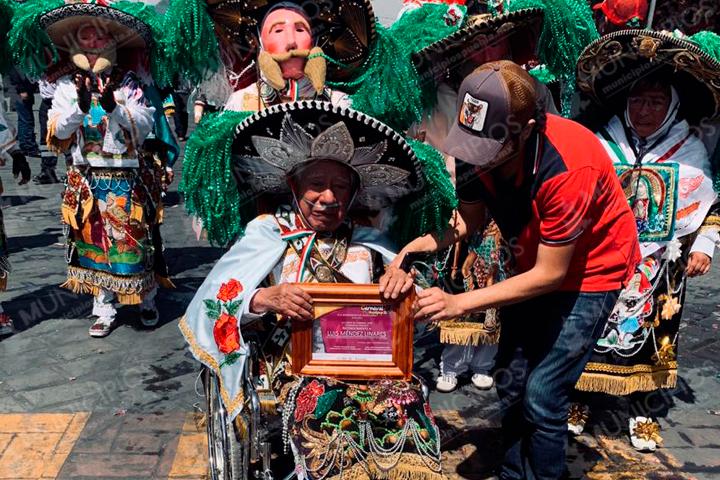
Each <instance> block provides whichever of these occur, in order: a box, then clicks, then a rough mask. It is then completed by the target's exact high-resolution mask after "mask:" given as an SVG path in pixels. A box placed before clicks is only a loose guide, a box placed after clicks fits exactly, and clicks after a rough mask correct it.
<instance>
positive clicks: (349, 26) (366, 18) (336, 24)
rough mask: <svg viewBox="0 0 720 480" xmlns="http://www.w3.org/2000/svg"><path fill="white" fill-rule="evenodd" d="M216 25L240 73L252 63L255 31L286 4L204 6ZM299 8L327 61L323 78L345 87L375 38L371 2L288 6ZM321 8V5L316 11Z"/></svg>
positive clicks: (211, 1)
mask: <svg viewBox="0 0 720 480" xmlns="http://www.w3.org/2000/svg"><path fill="white" fill-rule="evenodd" d="M206 1H207V3H208V13H209V14H210V16H211V17H212V19H213V21H214V22H215V25H216V28H215V32H216V34H217V36H218V39H219V41H220V44H221V45H222V47H223V50H224V51H225V53H226V57H228V59H229V60H228V61H231V62H232V63H233V65H230V66H231V67H232V68H233V70H234V71H238V72H239V71H242V70H244V68H245V67H247V66H248V65H250V64H251V63H252V62H253V61H255V59H256V58H257V55H258V51H259V48H260V41H259V38H258V30H259V28H260V24H261V23H262V20H263V19H264V18H265V15H266V14H267V12H268V11H269V10H271V9H272V8H273V7H275V6H276V5H277V4H279V3H281V2H282V1H287V0H270V1H267V0H262V1H259V0H251V1H247V2H245V3H244V4H241V3H240V2H222V1H218V0H206ZM291 2H292V3H295V4H298V5H299V6H300V7H302V8H303V10H304V11H305V13H306V14H307V17H308V18H309V19H310V22H311V27H312V30H313V37H314V39H315V43H316V45H318V46H319V47H321V48H322V49H323V53H325V54H326V55H327V56H328V57H330V58H332V59H333V60H335V61H336V62H337V64H336V63H333V62H328V66H327V78H328V80H331V81H347V80H350V79H352V78H354V77H355V76H356V75H357V74H358V73H359V71H360V69H361V67H362V66H363V65H364V63H365V60H367V58H368V57H369V55H370V50H371V48H372V44H373V43H374V41H375V37H376V35H377V32H376V29H375V13H374V11H373V7H372V3H371V2H370V0H326V1H323V2H314V1H306V0H305V1H302V0H291ZM319 3H322V5H319Z"/></svg>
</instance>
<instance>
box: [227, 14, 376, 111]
mask: <svg viewBox="0 0 720 480" xmlns="http://www.w3.org/2000/svg"><path fill="white" fill-rule="evenodd" d="M313 7H314V2H292V1H274V2H270V4H269V5H267V6H266V7H264V8H256V9H253V10H251V11H249V12H245V15H248V16H250V17H251V18H253V19H254V21H255V25H256V26H255V28H256V29H257V37H256V38H255V39H254V42H255V48H257V60H256V64H255V68H256V70H257V80H256V81H255V82H254V83H252V84H250V85H249V86H247V87H246V88H244V89H241V90H239V91H237V92H235V93H233V94H232V95H231V97H230V99H229V100H228V102H227V104H226V105H225V108H226V109H227V110H235V111H252V112H255V111H258V110H262V109H263V108H267V107H269V106H271V105H275V104H278V103H285V102H293V101H297V100H329V101H332V102H333V103H336V104H337V103H339V102H341V101H343V99H344V98H346V96H345V95H344V94H343V93H341V92H337V91H335V92H333V91H331V90H330V89H329V88H328V87H327V85H326V76H327V73H328V61H327V58H330V59H331V60H333V62H337V64H343V65H345V64H346V62H347V63H349V64H350V65H349V66H347V67H346V69H347V70H346V71H344V72H343V75H344V76H348V75H349V74H350V70H352V69H353V68H357V63H358V62H361V61H362V60H364V59H365V58H367V55H368V51H369V46H370V45H369V42H370V41H371V40H372V38H373V36H374V24H373V14H372V7H371V6H370V5H369V4H368V2H364V1H357V2H347V4H346V5H345V6H344V7H343V8H340V9H337V7H338V6H337V5H334V9H337V11H336V12H333V15H334V16H335V18H334V21H339V22H343V23H344V22H348V20H349V18H350V17H349V15H350V13H349V12H346V10H348V9H354V10H355V11H356V12H359V13H361V16H360V19H361V20H360V21H356V22H353V23H345V26H346V28H348V29H350V32H352V34H351V35H344V36H343V37H342V39H343V42H338V41H337V40H338V39H337V38H335V39H334V40H335V41H333V42H332V43H330V44H327V43H323V42H322V41H323V40H324V39H323V38H321V35H322V33H321V32H323V31H324V30H326V29H327V25H328V22H329V21H330V20H328V19H322V20H320V19H318V18H313V16H312V13H311V12H312V10H313ZM315 8H317V7H315ZM250 38H252V36H251V37H250ZM353 39H354V41H353ZM320 45H329V46H330V48H327V47H326V49H327V50H328V52H324V51H323V48H321V47H320ZM344 48H346V50H342V49H344ZM338 52H344V54H341V55H338V54H337V53H338ZM348 52H350V53H349V54H348ZM328 55H329V56H328ZM333 67H334V68H331V73H330V75H331V78H334V79H336V80H337V79H340V78H342V77H343V75H341V74H340V73H339V70H338V69H337V67H335V66H334V65H333ZM334 72H335V75H333V73H334ZM345 101H346V100H345ZM345 106H347V105H346V104H345Z"/></svg>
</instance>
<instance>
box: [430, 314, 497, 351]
mask: <svg viewBox="0 0 720 480" xmlns="http://www.w3.org/2000/svg"><path fill="white" fill-rule="evenodd" d="M499 340H500V330H496V331H494V332H488V331H486V330H485V327H484V326H483V324H482V323H475V322H457V321H454V320H449V321H444V322H440V342H441V343H446V344H451V345H473V346H478V345H495V344H497V343H498V341H499Z"/></svg>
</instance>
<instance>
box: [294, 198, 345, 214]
mask: <svg viewBox="0 0 720 480" xmlns="http://www.w3.org/2000/svg"><path fill="white" fill-rule="evenodd" d="M302 201H303V202H305V203H306V204H308V205H310V208H312V209H313V210H315V211H318V212H325V211H327V210H337V209H338V208H340V207H342V204H341V203H340V202H332V203H320V202H311V201H310V200H307V199H305V198H303V199H302Z"/></svg>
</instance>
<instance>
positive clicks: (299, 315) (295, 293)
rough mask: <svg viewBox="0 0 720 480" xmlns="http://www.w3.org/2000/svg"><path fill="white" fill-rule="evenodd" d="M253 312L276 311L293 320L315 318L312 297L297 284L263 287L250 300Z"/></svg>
mask: <svg viewBox="0 0 720 480" xmlns="http://www.w3.org/2000/svg"><path fill="white" fill-rule="evenodd" d="M250 311H251V312H253V313H265V312H275V313H279V314H280V315H282V316H283V317H287V318H290V319H291V320H306V321H310V320H313V318H314V317H313V306H312V297H311V296H310V295H308V294H307V293H305V292H304V291H303V289H301V288H300V287H297V286H295V285H290V284H287V283H283V284H281V285H275V286H274V287H268V288H261V289H259V290H258V291H257V293H256V294H255V295H254V296H253V298H252V301H251V302H250Z"/></svg>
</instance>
